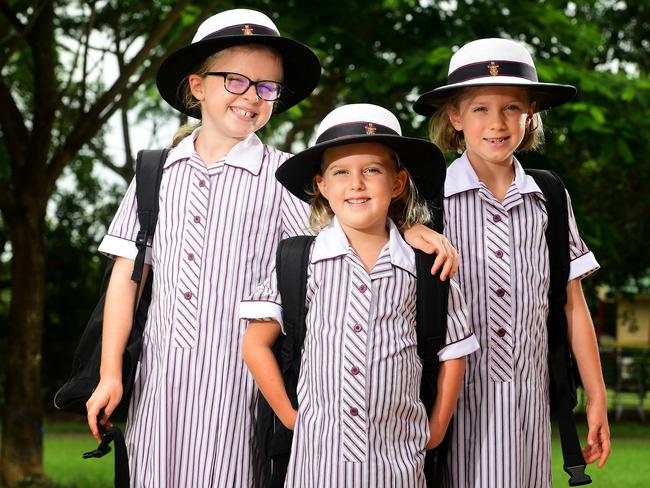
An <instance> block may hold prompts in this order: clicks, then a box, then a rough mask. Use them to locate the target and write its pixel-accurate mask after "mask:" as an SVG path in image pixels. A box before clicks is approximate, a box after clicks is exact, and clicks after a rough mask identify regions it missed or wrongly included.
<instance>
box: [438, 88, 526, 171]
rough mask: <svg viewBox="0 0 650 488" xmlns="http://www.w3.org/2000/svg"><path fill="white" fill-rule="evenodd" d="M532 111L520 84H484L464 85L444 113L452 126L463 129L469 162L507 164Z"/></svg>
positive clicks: (488, 164)
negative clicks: (476, 85)
mask: <svg viewBox="0 0 650 488" xmlns="http://www.w3.org/2000/svg"><path fill="white" fill-rule="evenodd" d="M534 111H535V104H534V103H532V104H531V103H530V101H529V97H528V92H527V91H526V90H525V89H524V88H519V87H514V86H487V87H478V88H470V89H467V90H466V91H465V92H464V93H463V94H462V95H461V98H460V101H459V103H458V105H457V106H455V107H451V108H450V109H448V112H447V113H448V115H449V120H450V122H451V124H452V126H453V127H454V129H456V130H457V131H463V137H464V139H465V145H466V147H467V156H468V158H469V160H470V161H471V162H472V164H474V165H480V166H490V165H500V166H509V165H511V164H512V162H513V158H512V156H513V154H514V152H515V150H517V148H518V147H519V145H520V144H521V141H522V140H523V138H524V135H525V132H526V127H528V126H529V125H530V122H531V119H532V116H533V113H534Z"/></svg>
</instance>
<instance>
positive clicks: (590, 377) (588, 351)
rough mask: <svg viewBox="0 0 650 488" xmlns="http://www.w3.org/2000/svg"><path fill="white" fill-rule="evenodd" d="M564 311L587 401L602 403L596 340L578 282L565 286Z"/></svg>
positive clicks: (603, 388) (600, 374)
mask: <svg viewBox="0 0 650 488" xmlns="http://www.w3.org/2000/svg"><path fill="white" fill-rule="evenodd" d="M565 312H566V317H567V324H568V330H567V332H568V340H569V344H570V345H571V351H572V352H573V356H574V358H575V360H576V362H577V364H578V370H579V371H580V378H581V379H582V384H583V385H584V388H585V391H586V393H587V398H588V400H589V401H590V402H602V403H606V401H607V396H606V390H605V383H604V381H603V375H602V369H601V366H600V355H599V353H598V341H597V340H596V334H595V332H594V325H593V322H592V320H591V315H590V314H589V309H588V307H587V303H586V301H585V298H584V294H583V292H582V285H581V283H580V281H579V280H577V279H576V280H572V281H571V282H570V283H569V284H568V285H567V304H566V306H565Z"/></svg>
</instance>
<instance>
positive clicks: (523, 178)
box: [445, 151, 544, 198]
mask: <svg viewBox="0 0 650 488" xmlns="http://www.w3.org/2000/svg"><path fill="white" fill-rule="evenodd" d="M513 159H514V166H515V180H514V184H515V186H516V187H517V189H518V190H519V193H522V194H523V193H539V194H540V196H541V197H542V198H544V194H543V193H542V190H541V189H540V188H539V186H538V185H537V183H535V180H534V179H533V177H532V176H529V175H527V174H526V172H525V171H524V168H523V167H522V166H521V164H520V163H519V161H517V158H515V157H514V156H513ZM480 187H481V182H480V180H479V179H478V175H477V174H476V171H474V168H473V167H472V165H471V164H470V162H469V159H468V158H467V151H465V152H464V153H463V154H462V156H460V157H459V158H458V159H456V160H455V161H454V162H453V163H451V164H450V165H449V168H447V178H446V179H445V197H450V196H451V195H455V194H457V193H462V192H465V191H469V190H478V189H479V188H480Z"/></svg>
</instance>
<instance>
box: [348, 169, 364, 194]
mask: <svg viewBox="0 0 650 488" xmlns="http://www.w3.org/2000/svg"><path fill="white" fill-rule="evenodd" d="M365 186H366V185H365V182H364V181H363V174H362V173H361V172H360V171H354V172H353V173H352V175H351V176H350V188H351V189H352V190H363V189H364V188H365Z"/></svg>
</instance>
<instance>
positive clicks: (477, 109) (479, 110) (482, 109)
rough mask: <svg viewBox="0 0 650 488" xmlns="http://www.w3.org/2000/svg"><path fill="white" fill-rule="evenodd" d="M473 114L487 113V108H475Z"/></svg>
mask: <svg viewBox="0 0 650 488" xmlns="http://www.w3.org/2000/svg"><path fill="white" fill-rule="evenodd" d="M472 112H487V108H486V107H481V106H479V107H474V109H473V110H472Z"/></svg>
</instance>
